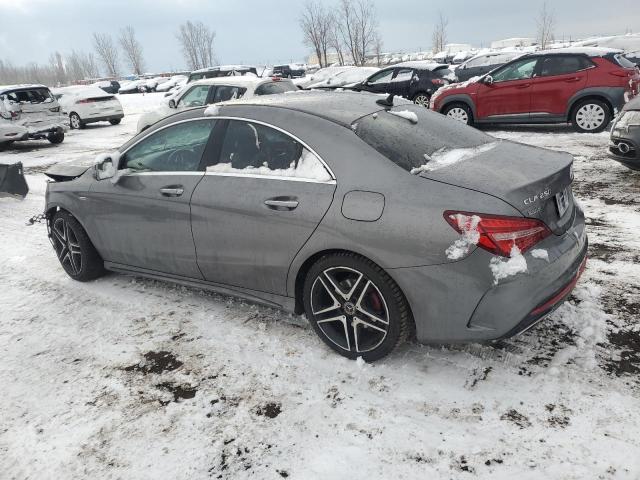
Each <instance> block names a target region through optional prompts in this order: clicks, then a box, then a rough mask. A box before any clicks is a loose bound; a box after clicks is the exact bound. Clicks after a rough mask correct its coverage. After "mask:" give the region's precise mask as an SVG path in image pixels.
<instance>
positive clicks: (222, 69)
mask: <svg viewBox="0 0 640 480" xmlns="http://www.w3.org/2000/svg"><path fill="white" fill-rule="evenodd" d="M247 74H251V75H255V76H256V77H257V76H258V71H257V70H256V67H251V66H249V65H220V66H218V67H209V68H203V69H200V70H195V71H193V72H191V74H190V75H189V79H188V80H187V83H193V82H197V81H198V80H203V79H205V78H218V77H231V76H242V75H247Z"/></svg>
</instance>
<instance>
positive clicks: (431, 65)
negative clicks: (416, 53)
mask: <svg viewBox="0 0 640 480" xmlns="http://www.w3.org/2000/svg"><path fill="white" fill-rule="evenodd" d="M392 67H393V68H396V67H406V68H415V69H416V70H429V71H431V72H433V71H434V70H438V69H440V68H449V65H448V64H446V63H437V62H431V61H429V60H415V61H412V62H401V63H396V64H395V65H393V66H392Z"/></svg>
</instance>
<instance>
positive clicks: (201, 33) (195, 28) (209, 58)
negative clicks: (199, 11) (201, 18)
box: [176, 21, 216, 70]
mask: <svg viewBox="0 0 640 480" xmlns="http://www.w3.org/2000/svg"><path fill="white" fill-rule="evenodd" d="M176 37H177V38H178V41H179V42H180V46H181V47H182V53H183V54H184V59H185V61H186V62H187V66H188V67H189V68H190V69H192V70H198V69H200V68H206V67H211V66H213V65H214V63H215V58H214V55H213V40H214V39H215V37H216V32H214V31H213V30H211V29H210V28H209V27H207V26H206V25H205V24H204V23H202V22H195V23H194V22H190V21H188V22H187V23H183V24H182V25H180V31H179V32H178V33H177V35H176Z"/></svg>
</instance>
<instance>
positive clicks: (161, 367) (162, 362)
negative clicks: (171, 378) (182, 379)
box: [123, 351, 182, 375]
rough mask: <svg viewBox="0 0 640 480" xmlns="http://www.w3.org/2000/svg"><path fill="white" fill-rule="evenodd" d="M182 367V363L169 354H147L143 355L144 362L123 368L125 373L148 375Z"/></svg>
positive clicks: (162, 352) (161, 352) (163, 352)
mask: <svg viewBox="0 0 640 480" xmlns="http://www.w3.org/2000/svg"><path fill="white" fill-rule="evenodd" d="M181 366H182V362H181V361H180V360H178V359H177V358H176V357H175V356H174V355H173V354H172V353H171V352H165V351H160V352H147V353H145V354H144V360H141V361H140V362H139V363H136V364H135V365H130V366H128V367H125V368H124V369H123V370H124V371H125V372H140V373H142V374H143V375H147V374H149V373H156V374H160V373H164V372H171V371H173V370H177V369H178V368H180V367H181Z"/></svg>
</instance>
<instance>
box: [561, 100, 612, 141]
mask: <svg viewBox="0 0 640 480" xmlns="http://www.w3.org/2000/svg"><path fill="white" fill-rule="evenodd" d="M610 122H611V110H610V109H609V106H608V105H607V104H606V103H604V102H603V101H601V100H597V99H586V100H582V101H580V102H578V103H577V104H576V105H575V106H574V107H573V109H572V111H571V124H572V125H573V128H574V130H575V131H576V132H579V133H599V132H602V131H603V130H604V129H605V128H607V126H608V125H609V123H610Z"/></svg>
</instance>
